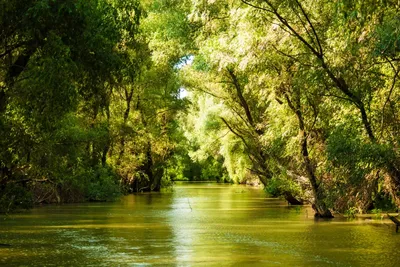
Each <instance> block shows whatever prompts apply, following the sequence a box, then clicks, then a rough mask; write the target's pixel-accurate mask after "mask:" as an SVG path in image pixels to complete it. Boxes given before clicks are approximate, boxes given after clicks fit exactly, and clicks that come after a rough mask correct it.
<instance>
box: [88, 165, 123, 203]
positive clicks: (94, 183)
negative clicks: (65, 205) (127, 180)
mask: <svg viewBox="0 0 400 267" xmlns="http://www.w3.org/2000/svg"><path fill="white" fill-rule="evenodd" d="M86 175H88V178H86V179H89V184H88V186H87V189H86V190H87V191H86V194H85V195H86V198H87V200H89V201H110V200H115V199H117V198H118V197H120V196H121V189H120V185H119V182H118V179H117V175H116V174H115V173H114V171H113V170H112V169H111V168H109V167H102V166H97V167H96V168H95V169H94V170H93V171H91V172H90V173H88V174H86Z"/></svg>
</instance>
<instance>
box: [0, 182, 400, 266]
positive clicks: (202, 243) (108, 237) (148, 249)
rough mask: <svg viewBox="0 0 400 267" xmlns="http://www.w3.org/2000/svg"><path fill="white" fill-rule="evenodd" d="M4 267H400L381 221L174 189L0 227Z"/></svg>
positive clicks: (207, 189)
mask: <svg viewBox="0 0 400 267" xmlns="http://www.w3.org/2000/svg"><path fill="white" fill-rule="evenodd" d="M0 243H9V244H11V246H10V247H1V248H0V266H152V265H159V266H204V265H207V266H249V265H252V266H254V265H256V266H275V265H277V266H399V264H400V252H399V248H400V233H399V234H396V233H395V231H394V227H393V226H392V224H391V222H390V221H386V220H380V219H375V218H372V220H371V219H367V220H365V219H364V220H350V221H349V220H346V219H339V218H335V219H334V220H331V221H323V220H319V221H316V220H314V218H313V216H312V211H311V210H310V209H309V208H306V207H304V208H298V207H289V206H287V204H286V202H284V201H281V200H278V199H270V198H266V197H265V195H264V193H263V191H262V190H260V189H257V188H252V187H245V186H239V185H220V184H213V183H182V184H177V185H175V186H174V188H173V189H172V190H171V191H170V192H164V193H160V194H156V193H151V194H138V195H130V196H127V197H124V198H123V199H122V200H121V201H120V202H115V203H89V204H73V205H62V206H54V205H51V206H44V207H38V208H35V209H32V210H30V211H27V212H23V213H20V214H13V215H11V216H8V217H4V216H2V217H0Z"/></svg>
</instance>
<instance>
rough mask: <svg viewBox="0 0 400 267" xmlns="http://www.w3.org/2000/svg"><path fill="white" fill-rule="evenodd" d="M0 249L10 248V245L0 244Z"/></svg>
mask: <svg viewBox="0 0 400 267" xmlns="http://www.w3.org/2000/svg"><path fill="white" fill-rule="evenodd" d="M2 247H11V245H10V244H1V243H0V248H2Z"/></svg>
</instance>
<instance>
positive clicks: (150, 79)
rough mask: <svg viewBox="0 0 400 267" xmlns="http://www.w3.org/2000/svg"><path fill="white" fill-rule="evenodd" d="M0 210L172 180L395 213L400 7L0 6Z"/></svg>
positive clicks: (399, 175)
mask: <svg viewBox="0 0 400 267" xmlns="http://www.w3.org/2000/svg"><path fill="white" fill-rule="evenodd" d="M0 7H1V14H0V36H1V44H0V66H1V68H0V137H1V138H0V210H1V211H2V212H9V211H11V210H13V209H15V208H18V207H20V208H27V207H30V206H32V205H33V204H37V203H66V202H81V201H106V200H112V199H116V198H118V197H119V196H120V195H122V194H126V193H131V192H144V191H159V190H160V189H161V188H162V187H168V186H170V185H171V182H172V181H175V180H217V181H219V182H234V183H246V182H248V183H257V181H259V182H260V183H261V184H262V185H264V186H265V190H266V191H267V192H268V193H269V194H270V195H272V196H274V197H283V198H285V199H286V200H287V201H288V202H289V203H291V204H303V203H311V204H312V206H313V209H314V210H315V212H316V215H317V216H320V217H332V212H339V213H344V212H347V214H354V213H363V212H367V211H371V210H394V209H396V208H398V207H399V206H400V113H399V109H400V90H399V88H400V83H399V73H400V4H399V2H398V1H397V0H396V1H394V0H379V1H371V0H367V1H365V0H364V1H361V0H355V1H353V0H335V1H326V0H314V1H311V0H284V1H281V0H279V1H278V0H246V1H245V0H242V1H240V0H226V1H216V0H191V1H189V0H155V1H151V0H141V1H140V0H63V1H61V0H1V4H0Z"/></svg>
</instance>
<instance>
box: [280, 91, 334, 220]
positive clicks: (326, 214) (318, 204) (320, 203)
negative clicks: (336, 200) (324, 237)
mask: <svg viewBox="0 0 400 267" xmlns="http://www.w3.org/2000/svg"><path fill="white" fill-rule="evenodd" d="M285 99H286V101H287V103H288V105H289V108H290V109H291V110H292V111H293V112H294V113H295V114H296V116H297V120H298V122H299V135H300V146H301V156H302V158H303V164H304V167H305V169H306V173H307V176H308V179H309V180H310V183H311V188H312V191H313V195H314V203H313V204H312V207H313V209H314V211H315V217H319V218H333V215H332V213H331V212H330V210H329V209H328V208H327V207H326V204H325V194H324V192H323V190H322V188H321V187H320V185H319V184H318V182H317V177H316V175H315V172H314V166H313V163H312V162H311V160H310V157H309V154H308V145H307V132H306V129H305V125H304V119H303V113H302V112H301V109H300V98H299V96H297V99H296V100H295V103H296V106H295V105H294V104H293V102H292V100H291V99H290V98H289V96H288V94H287V93H285Z"/></svg>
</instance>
